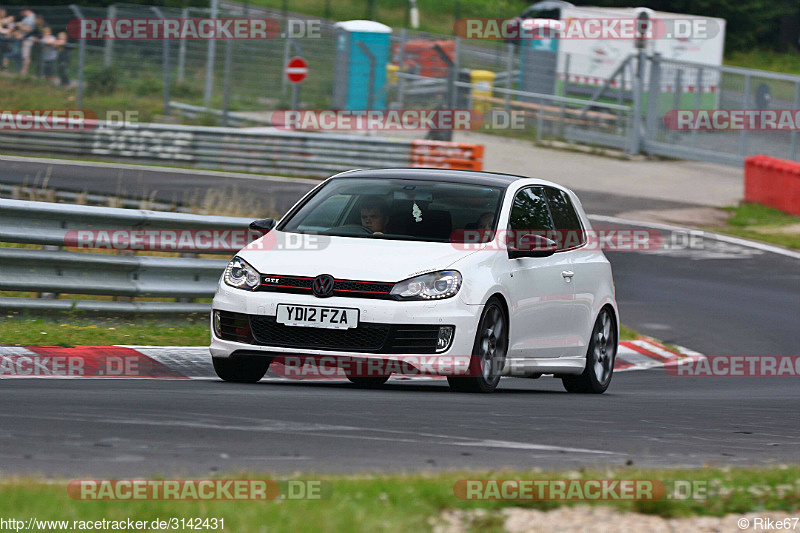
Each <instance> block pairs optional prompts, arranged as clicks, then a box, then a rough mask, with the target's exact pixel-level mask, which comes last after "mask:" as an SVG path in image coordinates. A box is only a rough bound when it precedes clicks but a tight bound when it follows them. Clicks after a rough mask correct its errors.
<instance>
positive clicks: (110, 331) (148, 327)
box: [0, 312, 210, 346]
mask: <svg viewBox="0 0 800 533" xmlns="http://www.w3.org/2000/svg"><path fill="white" fill-rule="evenodd" d="M80 315H81V313H78V312H73V313H68V312H64V313H59V314H54V315H52V316H47V317H31V316H27V315H25V314H23V315H20V314H14V313H6V316H5V317H4V318H3V319H2V320H0V339H2V341H0V342H1V343H2V344H28V345H33V346H75V345H96V346H108V345H112V344H148V345H153V346H203V345H207V344H208V343H209V338H210V336H209V335H210V333H209V329H208V317H207V316H206V315H205V314H199V315H183V317H181V318H170V319H165V318H149V317H148V318H140V317H131V318H125V319H120V318H119V317H114V318H110V317H109V318H102V317H100V318H98V317H94V318H89V317H85V316H80Z"/></svg>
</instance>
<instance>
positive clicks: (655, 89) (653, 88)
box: [620, 52, 661, 151]
mask: <svg viewBox="0 0 800 533" xmlns="http://www.w3.org/2000/svg"><path fill="white" fill-rule="evenodd" d="M648 85H649V86H648V93H647V117H646V118H645V125H646V127H645V134H644V140H645V141H652V140H655V137H656V124H657V122H658V97H659V96H660V95H661V54H660V53H658V52H656V53H654V54H653V56H652V58H651V59H650V82H649V84H648ZM620 94H622V93H620ZM646 150H647V146H646V145H645V151H646Z"/></svg>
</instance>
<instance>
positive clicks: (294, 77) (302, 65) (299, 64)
mask: <svg viewBox="0 0 800 533" xmlns="http://www.w3.org/2000/svg"><path fill="white" fill-rule="evenodd" d="M283 72H284V73H285V74H286V79H288V80H289V81H290V82H292V109H297V107H298V106H299V105H300V102H299V97H300V95H299V92H300V82H302V81H303V80H304V79H306V76H307V75H308V64H307V63H306V60H305V59H303V58H302V57H293V58H292V59H291V60H289V62H288V63H287V64H286V68H285V69H284V71H283Z"/></svg>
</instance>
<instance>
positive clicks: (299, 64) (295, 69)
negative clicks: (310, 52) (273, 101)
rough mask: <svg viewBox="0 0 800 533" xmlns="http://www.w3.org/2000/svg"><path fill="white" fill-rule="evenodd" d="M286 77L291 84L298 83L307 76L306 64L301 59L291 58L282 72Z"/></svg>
mask: <svg viewBox="0 0 800 533" xmlns="http://www.w3.org/2000/svg"><path fill="white" fill-rule="evenodd" d="M284 72H285V73H286V77H287V78H288V79H289V81H290V82H292V83H300V82H301V81H303V80H304V79H306V76H307V75H308V64H307V63H306V60H305V59H303V58H302V57H293V58H292V59H291V61H289V63H288V64H287V65H286V69H285V70H284Z"/></svg>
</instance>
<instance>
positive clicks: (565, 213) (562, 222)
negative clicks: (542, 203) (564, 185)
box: [545, 187, 586, 250]
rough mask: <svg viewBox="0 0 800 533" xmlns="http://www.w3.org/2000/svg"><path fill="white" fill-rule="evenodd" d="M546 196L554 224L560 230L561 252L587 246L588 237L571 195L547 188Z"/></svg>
mask: <svg viewBox="0 0 800 533" xmlns="http://www.w3.org/2000/svg"><path fill="white" fill-rule="evenodd" d="M545 194H546V195H547V203H548V205H549V206H550V214H551V215H552V216H553V222H554V223H555V226H556V230H558V237H559V238H558V239H557V241H558V248H559V250H567V249H570V248H575V247H576V246H582V245H583V244H585V243H586V235H585V233H584V231H583V227H582V224H581V220H580V217H579V216H578V212H577V211H576V210H575V206H574V205H572V200H570V198H569V195H568V194H567V193H566V192H564V191H562V190H560V189H554V188H553V187H545Z"/></svg>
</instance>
